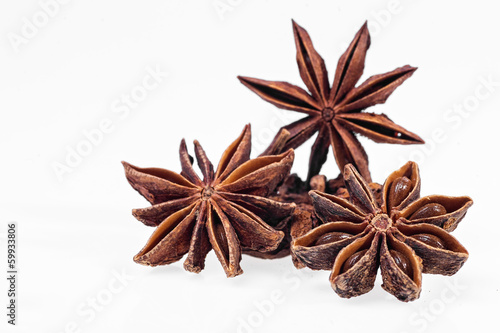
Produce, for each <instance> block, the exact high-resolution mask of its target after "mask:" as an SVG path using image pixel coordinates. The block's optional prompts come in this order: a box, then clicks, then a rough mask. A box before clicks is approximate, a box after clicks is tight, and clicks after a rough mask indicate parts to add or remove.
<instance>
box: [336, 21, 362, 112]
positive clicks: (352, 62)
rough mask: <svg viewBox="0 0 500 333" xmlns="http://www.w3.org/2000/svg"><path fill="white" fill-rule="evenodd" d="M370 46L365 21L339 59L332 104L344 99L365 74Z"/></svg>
mask: <svg viewBox="0 0 500 333" xmlns="http://www.w3.org/2000/svg"><path fill="white" fill-rule="evenodd" d="M369 47H370V33H369V32H368V26H367V23H366V22H365V24H363V26H362V27H361V29H359V31H358V33H357V34H356V36H354V39H353V41H352V42H351V44H350V45H349V47H348V48H347V50H346V51H345V52H344V54H342V56H341V57H340V59H339V62H338V64H337V70H336V72H335V78H334V80H333V84H332V89H331V90H330V97H329V104H330V105H334V104H336V102H337V101H340V100H342V99H343V98H344V96H345V95H346V94H347V93H348V92H349V91H350V90H351V89H352V88H354V86H355V85H356V83H357V82H358V80H359V78H360V77H361V75H362V74H363V70H364V68H365V56H366V51H367V50H368V48H369Z"/></svg>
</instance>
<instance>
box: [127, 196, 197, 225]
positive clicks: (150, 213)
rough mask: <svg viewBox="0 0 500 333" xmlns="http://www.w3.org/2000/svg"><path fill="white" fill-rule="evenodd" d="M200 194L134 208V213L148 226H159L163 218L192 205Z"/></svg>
mask: <svg viewBox="0 0 500 333" xmlns="http://www.w3.org/2000/svg"><path fill="white" fill-rule="evenodd" d="M199 198H200V195H199V194H196V195H193V196H190V197H187V198H180V199H174V200H169V201H166V202H162V203H159V204H156V205H153V206H150V207H146V208H139V209H133V210H132V215H134V217H135V218H136V219H138V220H139V221H141V222H142V223H144V224H145V225H147V226H152V227H153V226H154V227H156V226H158V225H159V224H160V223H161V222H163V220H165V219H166V218H167V217H169V216H170V215H172V214H173V213H175V212H177V211H179V210H181V209H183V208H185V207H187V206H189V205H191V204H192V203H194V202H195V201H196V200H199Z"/></svg>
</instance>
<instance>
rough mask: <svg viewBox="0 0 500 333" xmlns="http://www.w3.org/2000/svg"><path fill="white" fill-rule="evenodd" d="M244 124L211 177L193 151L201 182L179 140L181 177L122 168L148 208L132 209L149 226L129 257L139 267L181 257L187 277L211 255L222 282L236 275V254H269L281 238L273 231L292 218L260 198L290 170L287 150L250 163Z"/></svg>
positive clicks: (288, 210) (200, 154)
mask: <svg viewBox="0 0 500 333" xmlns="http://www.w3.org/2000/svg"><path fill="white" fill-rule="evenodd" d="M250 136H251V134H250V126H249V125H247V126H246V127H245V129H244V130H243V132H242V133H241V135H240V136H239V137H238V139H236V141H234V142H233V143H232V144H231V145H230V146H229V147H228V148H227V149H226V151H225V152H224V153H223V155H222V158H221V160H220V163H219V166H218V167H217V170H216V171H215V172H214V168H213V166H212V163H211V162H210V161H209V160H208V158H207V156H206V154H205V152H204V150H203V148H202V147H201V145H200V144H199V143H198V142H197V141H195V142H194V145H195V153H196V159H197V162H198V166H199V167H200V169H201V172H202V174H203V180H202V179H200V178H199V177H198V175H197V174H196V173H195V171H194V169H193V165H192V162H193V159H192V158H191V157H190V156H189V155H188V152H187V149H186V143H185V141H184V140H182V141H181V145H180V150H179V153H180V160H181V166H182V172H181V174H178V173H175V172H172V171H169V170H165V169H158V168H138V167H135V166H133V165H130V164H128V163H125V162H123V165H124V167H125V174H126V177H127V180H128V181H129V183H130V185H132V187H133V188H134V189H135V190H137V191H138V192H139V193H140V194H141V195H142V196H144V197H145V198H146V199H147V200H148V201H149V202H150V203H151V204H152V206H151V207H148V208H143V209H134V210H133V215H134V216H135V217H136V218H137V219H138V220H140V221H142V222H143V223H144V224H146V225H148V226H154V227H156V230H155V231H154V232H153V234H152V236H151V238H150V239H149V241H148V242H147V244H146V246H144V248H143V249H142V250H141V251H140V252H139V253H138V254H137V255H136V256H135V257H134V261H135V262H137V263H140V264H143V265H149V266H157V265H164V264H170V263H173V262H175V261H177V260H179V259H181V258H182V257H183V256H184V254H186V253H188V256H187V258H186V260H185V262H184V268H185V269H186V270H187V271H191V272H195V273H198V272H200V271H201V270H202V269H203V268H204V262H205V257H206V255H207V254H208V252H209V251H210V250H211V249H214V251H215V253H216V255H217V258H218V259H219V261H220V262H221V264H222V267H223V268H224V271H225V272H226V275H227V276H228V277H233V276H236V275H239V274H241V273H242V272H243V271H242V270H241V268H240V260H241V252H242V250H255V251H262V252H267V251H272V250H275V249H276V248H277V247H278V246H279V245H280V242H281V241H282V239H283V237H284V234H283V232H282V231H278V230H276V229H275V228H273V227H276V228H278V227H279V226H280V225H282V224H284V223H286V222H287V220H288V219H289V217H290V216H291V215H292V213H293V211H294V209H295V204H293V203H291V204H289V203H280V202H277V201H274V200H271V199H268V198H265V197H266V196H267V195H268V194H270V193H271V192H272V191H273V190H274V188H275V187H276V185H277V184H278V183H279V182H281V181H282V180H283V178H284V177H285V176H287V175H288V173H289V172H290V168H291V167H292V163H293V158H294V153H293V150H292V149H290V150H289V151H287V152H285V153H283V154H281V155H272V156H262V157H258V158H255V159H252V160H249V158H250V148H251V144H250V142H251V140H250Z"/></svg>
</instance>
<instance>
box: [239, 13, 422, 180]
mask: <svg viewBox="0 0 500 333" xmlns="http://www.w3.org/2000/svg"><path fill="white" fill-rule="evenodd" d="M293 32H294V37H295V45H296V48H297V64H298V66H299V72H300V76H301V78H302V80H303V81H304V84H305V85H306V87H307V88H308V89H309V92H310V93H308V92H307V91H305V90H304V89H302V88H300V87H297V86H295V85H292V84H290V83H287V82H280V81H266V80H260V79H255V78H250V77H242V76H240V77H238V78H239V80H240V81H241V83H243V84H244V85H245V86H246V87H248V88H249V89H250V90H252V91H253V92H255V93H256V94H257V95H259V96H260V97H261V98H262V99H264V100H266V101H268V102H270V103H272V104H274V105H275V106H277V107H279V108H282V109H286V110H292V111H297V112H300V113H304V114H306V115H307V116H306V117H305V118H302V119H300V120H298V121H296V122H294V123H292V124H290V125H287V126H285V127H284V128H285V129H287V130H288V131H289V132H290V138H289V140H288V142H287V143H286V145H285V146H284V147H283V149H289V148H294V149H295V148H297V147H299V146H300V145H301V144H302V143H304V142H305V141H306V140H308V139H309V138H311V137H312V136H313V135H314V134H315V133H318V135H317V137H316V141H315V142H314V144H313V146H312V150H311V155H310V158H309V173H308V177H307V181H306V182H307V183H308V182H309V180H310V179H311V178H312V177H313V176H314V175H317V174H318V173H319V172H320V170H321V167H322V165H323V164H324V163H325V161H326V158H327V153H328V148H329V147H330V146H331V147H332V150H333V154H334V156H335V160H336V162H337V165H338V166H339V168H340V170H343V169H344V166H345V165H347V164H349V163H350V164H353V165H354V166H355V167H356V168H357V169H358V170H359V171H360V172H361V175H363V177H364V178H365V179H366V180H367V181H369V182H371V176H370V170H369V169H368V157H367V155H366V153H365V150H364V149H363V147H362V146H361V144H360V142H359V141H358V139H357V138H356V136H355V134H354V132H356V133H359V134H361V135H364V136H366V137H368V138H370V139H372V140H373V141H375V142H379V143H397V144H416V143H424V141H423V140H422V139H421V138H420V137H419V136H418V135H416V134H414V133H412V132H409V131H407V130H406V129H404V128H403V127H401V126H399V125H397V124H395V123H394V122H392V121H391V120H390V119H389V118H388V117H387V116H385V115H384V114H381V115H379V114H374V113H367V112H362V111H363V110H364V109H366V108H367V107H370V106H373V105H375V104H381V103H385V101H386V100H387V98H388V97H389V96H390V95H391V94H392V92H393V91H394V90H395V89H396V88H397V87H398V86H399V85H400V84H402V83H403V82H404V81H405V80H406V79H407V78H409V77H410V76H411V75H412V74H413V72H414V71H415V70H416V68H414V67H410V66H404V67H400V68H397V69H395V70H393V71H391V72H388V73H385V74H380V75H375V76H372V77H370V78H369V79H368V80H366V81H365V82H364V83H362V84H361V85H359V86H356V83H357V82H358V80H359V79H360V77H361V75H362V74H363V70H364V66H365V56H366V52H367V50H368V48H369V46H370V34H369V32H368V28H367V24H366V23H365V24H364V25H363V26H362V27H361V29H360V30H359V31H358V33H357V34H356V36H355V37H354V40H353V41H352V42H351V44H350V45H349V47H348V48H347V50H346V51H345V53H344V54H343V55H342V56H341V57H340V59H339V61H338V64H337V70H336V72H335V77H334V79H333V83H332V85H331V86H330V83H329V79H328V72H327V70H326V67H325V63H324V61H323V58H321V56H320V55H319V54H318V53H317V52H316V50H315V49H314V47H313V44H312V42H311V38H310V37H309V34H308V33H307V31H306V30H304V29H303V28H302V27H300V26H299V25H298V24H296V23H295V22H293ZM272 145H273V144H271V146H272Z"/></svg>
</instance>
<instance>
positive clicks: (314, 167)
mask: <svg viewBox="0 0 500 333" xmlns="http://www.w3.org/2000/svg"><path fill="white" fill-rule="evenodd" d="M329 147H330V134H329V130H328V126H327V125H322V126H321V128H320V129H319V132H318V136H317V137H316V140H315V141H314V144H313V145H312V147H311V155H310V156H309V170H308V172H307V179H306V184H309V181H310V180H311V178H312V177H314V176H316V175H317V174H319V172H320V170H321V167H322V166H323V164H325V162H326V157H327V155H328V148H329Z"/></svg>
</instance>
